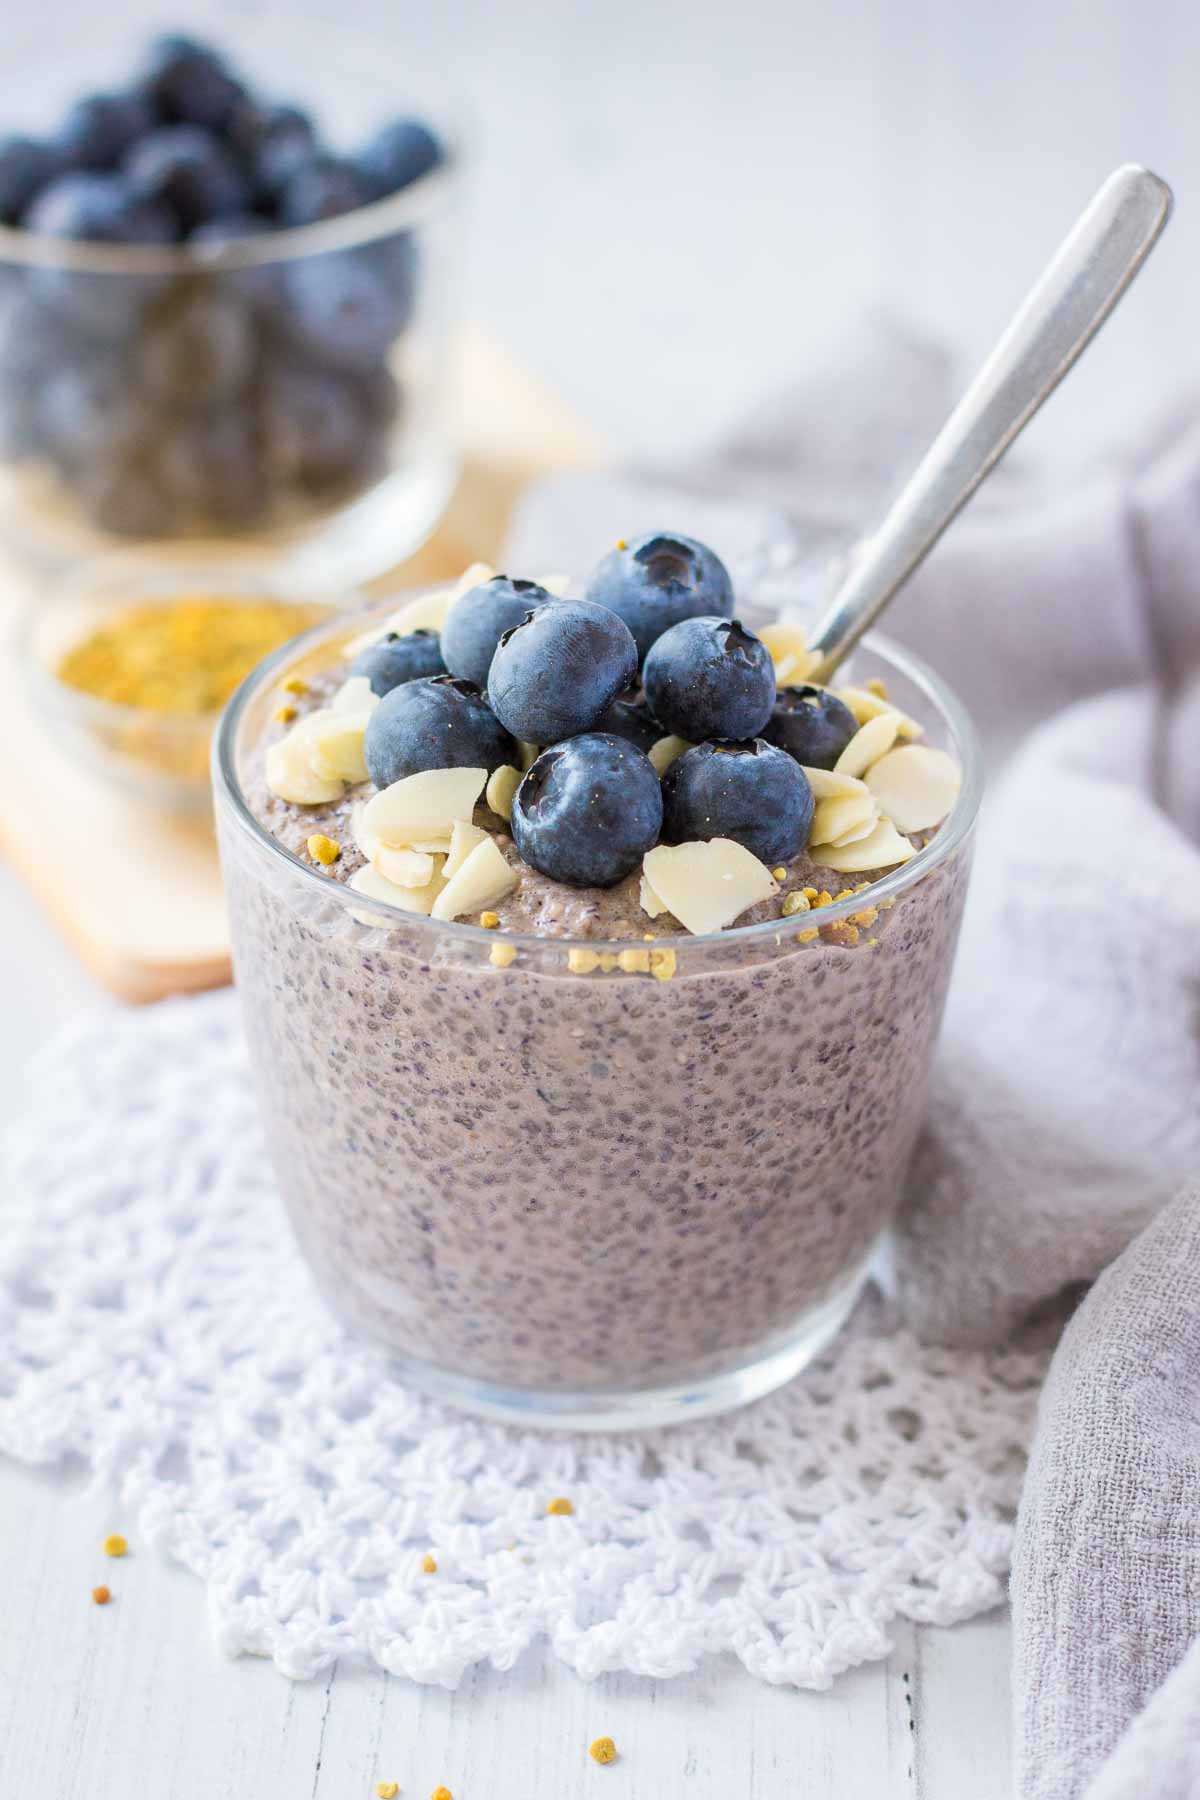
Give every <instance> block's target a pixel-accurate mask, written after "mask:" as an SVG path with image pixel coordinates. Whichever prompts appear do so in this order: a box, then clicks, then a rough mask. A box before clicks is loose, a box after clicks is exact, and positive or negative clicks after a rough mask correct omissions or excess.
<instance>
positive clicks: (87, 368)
mask: <svg viewBox="0 0 1200 1800" xmlns="http://www.w3.org/2000/svg"><path fill="white" fill-rule="evenodd" d="M128 394H129V383H128V379H127V377H126V375H125V371H124V367H123V364H122V362H121V360H120V359H118V358H115V357H114V358H99V359H93V360H91V361H88V362H83V363H71V362H68V363H65V364H64V365H63V366H62V367H61V368H59V369H57V370H55V372H54V373H53V374H51V375H48V376H47V377H46V379H45V380H44V381H43V382H42V384H41V388H40V391H39V395H38V415H39V419H40V423H41V436H42V441H43V443H44V444H45V448H46V451H47V453H48V455H49V456H51V457H52V458H53V460H54V461H55V462H56V463H57V464H58V465H59V467H60V468H63V469H65V470H68V471H70V470H73V469H79V468H83V467H85V466H87V465H88V464H94V463H97V462H99V461H100V460H101V459H103V458H104V457H106V456H108V455H110V454H111V453H112V450H113V447H114V444H115V443H119V442H121V441H124V440H125V439H127V438H128V437H129V436H130V435H131V432H130V430H129V428H128V424H127V421H128V418H129V408H128Z"/></svg>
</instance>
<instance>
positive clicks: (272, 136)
mask: <svg viewBox="0 0 1200 1800" xmlns="http://www.w3.org/2000/svg"><path fill="white" fill-rule="evenodd" d="M252 112H253V118H251V113H252ZM226 130H227V133H228V135H229V137H230V140H231V142H232V143H233V144H234V146H235V148H236V149H237V151H238V153H239V154H240V155H241V156H242V157H243V158H244V159H245V161H246V164H247V166H248V167H249V169H250V180H251V185H252V187H253V189H254V197H255V199H256V200H257V201H258V202H259V203H260V204H261V205H263V206H272V207H273V206H274V204H275V202H276V201H277V200H278V198H279V195H280V194H281V193H282V192H283V189H284V188H285V187H286V186H287V184H288V182H289V181H290V180H291V178H292V176H293V175H294V174H296V172H297V170H298V169H299V168H300V167H301V166H302V165H303V164H304V163H306V162H310V161H311V160H312V158H313V157H314V156H315V155H316V154H317V133H316V128H315V127H314V125H313V122H312V120H311V119H310V118H309V116H308V114H307V113H304V112H301V111H300V108H299V107H298V106H266V107H258V108H253V109H251V108H249V107H247V110H246V112H245V113H244V114H241V115H237V114H235V119H234V121H233V122H231V124H230V125H228V126H227V127H226Z"/></svg>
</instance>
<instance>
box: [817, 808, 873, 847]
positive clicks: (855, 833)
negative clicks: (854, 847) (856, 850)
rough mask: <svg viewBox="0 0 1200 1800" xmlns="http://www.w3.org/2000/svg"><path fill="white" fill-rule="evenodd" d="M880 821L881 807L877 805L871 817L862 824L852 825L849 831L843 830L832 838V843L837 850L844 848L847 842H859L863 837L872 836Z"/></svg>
mask: <svg viewBox="0 0 1200 1800" xmlns="http://www.w3.org/2000/svg"><path fill="white" fill-rule="evenodd" d="M878 823H879V809H878V807H876V809H875V810H874V812H872V814H871V816H870V818H869V819H864V820H863V822H862V824H861V825H852V826H851V827H850V829H849V830H848V831H843V832H841V833H840V834H839V835H838V836H837V837H835V838H831V839H830V840H829V841H830V844H831V846H832V848H833V849H835V850H844V849H845V847H846V845H847V844H857V843H860V842H861V841H862V839H863V838H865V837H870V835H871V833H872V832H873V831H874V829H875V827H876V826H877V825H878Z"/></svg>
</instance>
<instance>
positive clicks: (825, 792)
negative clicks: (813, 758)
mask: <svg viewBox="0 0 1200 1800" xmlns="http://www.w3.org/2000/svg"><path fill="white" fill-rule="evenodd" d="M800 766H801V768H802V769H803V770H804V773H805V774H806V775H807V776H808V785H809V787H810V788H811V789H812V791H813V794H814V795H815V796H816V798H817V799H818V800H836V799H838V798H839V797H840V796H841V795H842V794H863V793H865V792H866V783H865V782H862V781H860V780H859V779H858V777H857V775H839V774H837V772H836V771H835V770H833V769H810V768H809V767H808V765H807V764H806V763H802V764H801V765H800Z"/></svg>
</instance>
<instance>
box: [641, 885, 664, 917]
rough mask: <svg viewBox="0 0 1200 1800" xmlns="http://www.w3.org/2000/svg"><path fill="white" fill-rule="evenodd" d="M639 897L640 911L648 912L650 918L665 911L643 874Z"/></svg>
mask: <svg viewBox="0 0 1200 1800" xmlns="http://www.w3.org/2000/svg"><path fill="white" fill-rule="evenodd" d="M639 898H640V900H641V906H642V911H643V912H644V913H648V914H649V916H650V917H651V918H652V919H657V918H658V917H659V915H660V913H665V912H666V910H667V909H666V907H665V906H664V905H663V903H662V901H661V900H660V899H659V897H658V895H657V894H656V893H655V891H654V889H653V888H652V887H651V886H650V883H649V882H648V881H647V879H646V877H645V876H644V875H643V876H642V882H641V890H640V894H639Z"/></svg>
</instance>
